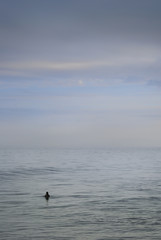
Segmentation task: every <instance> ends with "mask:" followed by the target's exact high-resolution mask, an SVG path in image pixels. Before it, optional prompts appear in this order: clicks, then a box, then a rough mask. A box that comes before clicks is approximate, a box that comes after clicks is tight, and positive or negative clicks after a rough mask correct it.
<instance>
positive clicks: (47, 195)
mask: <svg viewBox="0 0 161 240" xmlns="http://www.w3.org/2000/svg"><path fill="white" fill-rule="evenodd" d="M44 197H45V198H46V200H48V199H49V197H50V195H49V193H48V192H46V193H45V196H44Z"/></svg>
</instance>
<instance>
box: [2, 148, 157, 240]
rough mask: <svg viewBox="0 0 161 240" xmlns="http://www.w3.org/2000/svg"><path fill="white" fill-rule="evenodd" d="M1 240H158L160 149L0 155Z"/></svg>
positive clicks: (7, 151)
mask: <svg viewBox="0 0 161 240" xmlns="http://www.w3.org/2000/svg"><path fill="white" fill-rule="evenodd" d="M47 191H48V192H49V194H50V198H49V199H48V200H46V199H45V198H44V195H45V193H46V192H47ZM0 239H1V240H22V239H23V240H29V239H30V240H32V239H33V240H36V239H39V240H41V239H42V240H45V239H47V240H51V239H52V240H72V239H73V240H106V239H107V240H124V239H136V240H139V239H141V240H144V239H149V240H152V239H156V240H160V239H161V148H148V149H141V148H140V149H136V148H132V149H125V148H124V149H113V148H109V149H105V148H103V149H60V148H59V149H38V148H37V149H6V148H5V149H0Z"/></svg>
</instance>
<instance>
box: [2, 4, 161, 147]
mask: <svg viewBox="0 0 161 240" xmlns="http://www.w3.org/2000/svg"><path fill="white" fill-rule="evenodd" d="M0 146H1V147H5V146H16V147H18V146H19V147H22V146H23V147H24V146H30V147H126V146H130V147H133V146H134V147H137V146H139V147H161V1H160V0H27V1H26V0H0Z"/></svg>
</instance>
